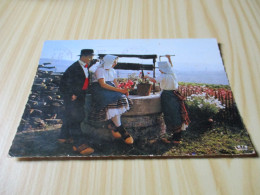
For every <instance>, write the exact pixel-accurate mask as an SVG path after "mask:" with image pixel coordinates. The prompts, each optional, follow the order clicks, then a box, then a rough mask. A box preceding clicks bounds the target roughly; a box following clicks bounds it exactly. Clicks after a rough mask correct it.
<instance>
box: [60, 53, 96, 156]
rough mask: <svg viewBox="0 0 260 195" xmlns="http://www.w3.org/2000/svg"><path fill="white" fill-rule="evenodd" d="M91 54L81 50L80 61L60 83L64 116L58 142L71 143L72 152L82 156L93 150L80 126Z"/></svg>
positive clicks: (91, 58)
mask: <svg viewBox="0 0 260 195" xmlns="http://www.w3.org/2000/svg"><path fill="white" fill-rule="evenodd" d="M93 53H94V51H93V50H92V49H83V50H81V54H80V55H79V56H80V59H79V60H78V61H76V62H75V63H73V64H72V65H71V66H70V67H69V68H68V69H67V70H66V71H65V72H64V74H63V76H62V78H61V82H60V91H61V94H62V95H63V98H64V106H65V113H64V115H65V116H64V119H63V125H62V128H61V133H60V137H59V139H58V141H59V142H60V143H72V142H73V143H74V144H73V150H74V151H77V152H79V153H80V154H84V155H87V154H91V153H93V152H94V149H93V148H91V147H89V146H88V145H87V144H86V140H85V138H84V135H83V133H82V131H81V126H80V124H81V122H82V121H83V120H84V117H85V112H84V105H85V94H86V91H87V89H88V84H89V80H88V75H89V70H88V66H89V64H90V63H91V61H92V60H93V55H94V54H93Z"/></svg>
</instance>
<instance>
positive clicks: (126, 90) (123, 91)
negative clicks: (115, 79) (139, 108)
mask: <svg viewBox="0 0 260 195" xmlns="http://www.w3.org/2000/svg"><path fill="white" fill-rule="evenodd" d="M120 92H121V93H123V94H125V95H126V96H128V95H129V93H128V89H120Z"/></svg>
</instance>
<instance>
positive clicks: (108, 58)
mask: <svg viewBox="0 0 260 195" xmlns="http://www.w3.org/2000/svg"><path fill="white" fill-rule="evenodd" d="M117 58H118V57H117V56H113V55H105V56H104V57H103V60H102V62H101V63H102V65H103V67H104V69H110V68H112V66H113V63H114V61H115V60H116V59H117Z"/></svg>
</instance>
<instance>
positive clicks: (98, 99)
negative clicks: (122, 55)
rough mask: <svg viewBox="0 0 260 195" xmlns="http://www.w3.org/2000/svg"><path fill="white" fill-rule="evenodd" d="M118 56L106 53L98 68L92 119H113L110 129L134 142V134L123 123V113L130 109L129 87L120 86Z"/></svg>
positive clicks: (130, 142)
mask: <svg viewBox="0 0 260 195" xmlns="http://www.w3.org/2000/svg"><path fill="white" fill-rule="evenodd" d="M117 58H118V57H117V56H113V55H105V56H104V58H103V59H102V60H101V62H100V64H99V65H98V67H97V68H96V71H95V74H94V75H93V78H92V82H93V83H92V85H91V87H90V91H91V94H92V111H91V114H90V116H89V119H88V120H90V121H107V120H111V121H112V122H111V123H110V124H109V127H108V128H109V129H112V130H111V132H112V135H113V136H114V137H115V138H122V139H123V140H124V142H125V143H126V144H133V142H134V140H133V138H132V136H131V135H130V134H129V133H128V132H127V131H126V129H125V128H124V127H123V126H122V124H121V115H122V114H123V113H124V112H126V111H128V110H129V109H130V105H129V100H128V98H127V96H128V90H127V89H120V88H118V83H117V80H116V72H115V70H114V69H113V68H114V67H115V66H116V64H117Z"/></svg>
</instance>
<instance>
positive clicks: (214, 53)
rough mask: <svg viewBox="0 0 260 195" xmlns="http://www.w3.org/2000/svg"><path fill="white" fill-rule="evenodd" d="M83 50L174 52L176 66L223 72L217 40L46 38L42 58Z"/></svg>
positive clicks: (70, 56)
mask: <svg viewBox="0 0 260 195" xmlns="http://www.w3.org/2000/svg"><path fill="white" fill-rule="evenodd" d="M81 49H94V50H95V53H96V54H100V53H108V54H109V53H118V54H157V55H158V56H159V55H165V54H174V55H176V56H174V57H173V58H172V60H173V62H174V66H175V68H176V69H181V70H183V71H185V70H187V71H196V70H197V71H205V70H206V71H224V67H223V64H222V59H221V56H220V52H219V48H218V44H217V40H216V39H116V40H55V41H52V40H50V41H45V43H44V47H43V50H42V54H41V58H49V59H56V60H71V61H76V60H78V58H79V57H78V56H77V55H79V54H80V50H81ZM126 60H127V61H136V62H138V63H150V62H148V61H145V60H138V59H131V60H129V59H126ZM157 60H159V58H158V59H157ZM162 60H163V58H162Z"/></svg>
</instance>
